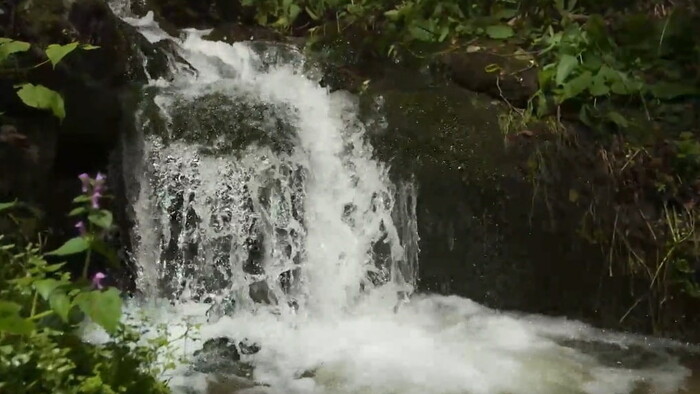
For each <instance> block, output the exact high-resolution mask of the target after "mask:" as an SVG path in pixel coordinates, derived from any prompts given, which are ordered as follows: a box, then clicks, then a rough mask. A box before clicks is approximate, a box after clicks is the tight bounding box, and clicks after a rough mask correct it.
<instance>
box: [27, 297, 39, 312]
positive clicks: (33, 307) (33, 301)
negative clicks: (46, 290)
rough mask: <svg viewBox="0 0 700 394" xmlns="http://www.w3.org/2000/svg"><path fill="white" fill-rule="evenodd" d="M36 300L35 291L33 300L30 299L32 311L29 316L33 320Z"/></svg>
mask: <svg viewBox="0 0 700 394" xmlns="http://www.w3.org/2000/svg"><path fill="white" fill-rule="evenodd" d="M38 299H39V292H38V291H35V292H34V298H33V299H32V311H31V312H30V314H29V316H30V318H33V317H34V313H36V303H37V301H38Z"/></svg>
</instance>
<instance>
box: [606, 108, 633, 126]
mask: <svg viewBox="0 0 700 394" xmlns="http://www.w3.org/2000/svg"><path fill="white" fill-rule="evenodd" d="M608 119H610V121H612V122H613V123H615V124H616V125H618V126H620V127H622V128H626V127H627V126H628V124H629V123H628V122H627V119H625V117H624V116H622V114H620V113H619V112H617V111H610V112H608Z"/></svg>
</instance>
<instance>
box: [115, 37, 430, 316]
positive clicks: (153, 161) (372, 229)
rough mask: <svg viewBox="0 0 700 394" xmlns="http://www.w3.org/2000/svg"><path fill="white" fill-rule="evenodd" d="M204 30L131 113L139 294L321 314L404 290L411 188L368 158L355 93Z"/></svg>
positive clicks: (287, 60) (408, 287)
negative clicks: (138, 144) (388, 290)
mask: <svg viewBox="0 0 700 394" xmlns="http://www.w3.org/2000/svg"><path fill="white" fill-rule="evenodd" d="M142 25H143V24H142ZM201 35H202V33H201V32H195V31H189V32H187V37H186V38H185V39H184V40H183V43H182V46H181V53H180V54H181V55H182V56H183V57H184V58H185V59H187V61H189V62H190V63H191V64H192V65H193V66H194V68H195V69H196V70H197V72H196V73H192V72H189V70H188V69H183V70H182V71H180V72H177V73H176V75H175V77H174V79H173V80H172V81H162V80H159V81H153V83H152V85H153V86H151V87H150V88H149V89H150V92H151V94H152V97H149V98H146V100H145V101H144V106H143V109H142V111H141V115H142V116H140V117H139V118H140V124H139V125H138V126H139V127H138V128H139V130H141V131H142V133H143V141H144V142H143V147H142V153H141V156H142V157H141V160H142V161H143V163H141V164H139V168H141V170H140V171H139V174H137V176H138V177H139V179H138V186H139V187H138V191H136V192H134V193H133V194H134V196H133V197H134V204H133V205H134V207H137V209H136V210H135V217H134V221H135V223H136V227H135V229H134V236H135V239H134V245H135V246H134V253H135V257H136V262H137V264H138V266H139V268H140V275H139V279H138V280H139V283H138V287H139V288H140V289H144V290H145V291H146V292H148V293H150V295H151V296H166V297H171V298H174V299H178V300H180V301H185V300H192V299H194V300H203V299H215V298H219V299H220V298H222V297H229V296H231V297H229V298H231V301H232V302H234V303H235V304H236V305H238V306H239V307H246V308H251V307H256V306H255V305H254V304H255V303H256V302H257V303H266V304H274V305H275V307H277V308H286V307H293V308H300V309H303V310H304V311H305V312H308V313H319V314H326V315H328V314H334V313H342V312H343V311H344V310H347V308H350V307H351V306H352V305H353V304H354V303H355V302H356V301H357V300H358V299H359V297H361V295H362V294H363V292H367V291H370V289H373V288H375V287H377V286H393V287H395V289H396V291H397V292H401V293H402V294H405V293H410V292H411V291H412V288H413V286H414V285H415V281H416V278H415V275H416V264H417V253H418V250H417V238H418V236H417V229H416V225H415V223H416V218H415V198H416V197H415V194H416V193H415V187H414V186H413V185H408V184H407V185H401V186H400V187H399V188H397V187H395V186H394V185H393V184H392V183H391V181H390V180H389V176H388V170H387V168H386V167H385V166H384V165H383V164H381V163H379V162H377V161H376V160H374V159H373V157H372V148H371V146H370V145H369V144H368V143H367V142H366V141H365V135H364V128H363V125H362V123H361V122H359V121H358V119H357V115H356V113H357V103H356V102H355V100H354V99H353V97H352V96H350V95H347V94H343V93H342V92H338V93H329V92H328V91H327V89H324V88H322V87H320V86H319V85H318V83H317V81H315V80H314V79H313V77H312V76H313V73H314V70H313V66H310V65H308V64H306V63H305V62H304V59H303V57H302V56H301V55H300V54H299V53H297V52H296V51H295V49H293V48H289V47H285V46H281V45H278V46H274V45H273V46H270V47H269V48H267V49H266V50H264V52H262V53H261V52H258V51H256V50H255V49H254V48H253V47H252V46H251V45H248V44H244V43H237V44H233V45H229V44H226V43H223V42H211V41H206V40H204V39H202V38H201ZM155 37H156V38H161V37H162V36H161V35H156V36H155ZM280 59H281V60H282V61H280ZM146 114H147V115H146ZM154 114H155V116H154ZM127 164H128V165H130V166H132V165H134V163H133V162H132V161H129V162H127ZM397 223H401V224H403V226H397ZM405 246H408V247H405Z"/></svg>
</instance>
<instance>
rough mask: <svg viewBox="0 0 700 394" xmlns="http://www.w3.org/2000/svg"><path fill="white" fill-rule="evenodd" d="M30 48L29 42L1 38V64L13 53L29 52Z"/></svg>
mask: <svg viewBox="0 0 700 394" xmlns="http://www.w3.org/2000/svg"><path fill="white" fill-rule="evenodd" d="M30 46H31V45H30V44H29V43H28V42H24V41H15V40H11V39H9V38H5V37H0V64H2V63H3V62H5V61H6V60H7V58H8V57H9V56H10V55H12V54H13V53H17V52H26V51H28V50H29V47H30Z"/></svg>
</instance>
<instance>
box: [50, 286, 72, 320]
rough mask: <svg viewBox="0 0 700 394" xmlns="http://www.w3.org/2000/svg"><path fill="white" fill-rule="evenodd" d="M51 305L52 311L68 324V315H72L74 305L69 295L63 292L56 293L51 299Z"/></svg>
mask: <svg viewBox="0 0 700 394" xmlns="http://www.w3.org/2000/svg"><path fill="white" fill-rule="evenodd" d="M49 305H50V306H51V309H53V311H54V312H56V314H57V315H58V316H59V317H60V318H61V320H63V321H64V322H66V323H68V314H69V313H70V310H71V308H72V307H73V304H72V303H71V301H70V298H69V297H68V295H66V293H65V292H63V291H54V292H53V293H52V294H51V297H49Z"/></svg>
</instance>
